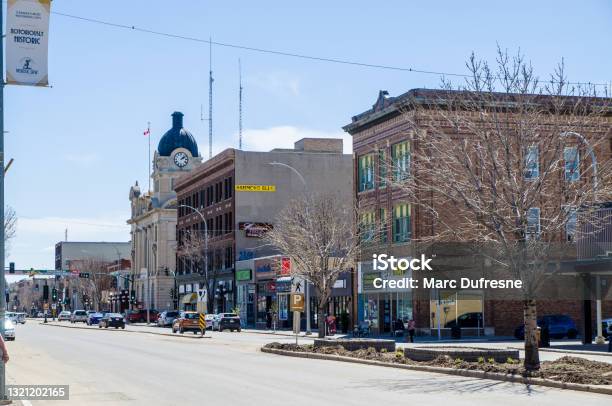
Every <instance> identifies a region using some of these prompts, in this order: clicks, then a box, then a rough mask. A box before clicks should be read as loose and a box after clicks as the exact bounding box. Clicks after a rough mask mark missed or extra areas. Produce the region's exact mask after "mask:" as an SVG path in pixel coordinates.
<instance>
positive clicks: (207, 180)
mask: <svg viewBox="0 0 612 406" xmlns="http://www.w3.org/2000/svg"><path fill="white" fill-rule="evenodd" d="M291 168H293V169H291ZM294 170H295V171H296V172H294ZM301 177H303V179H301ZM352 187H353V176H352V156H351V155H349V154H343V152H342V140H341V139H327V138H304V139H302V140H300V141H298V142H296V143H295V147H294V148H293V149H273V150H272V151H269V152H255V151H241V150H237V149H233V148H229V149H226V150H224V151H223V152H221V153H219V154H217V155H216V156H214V157H213V158H211V159H210V160H208V161H206V162H204V163H203V164H202V165H201V166H200V167H199V168H198V169H196V170H194V171H193V172H192V173H190V174H189V175H187V176H185V177H183V178H181V179H179V180H178V181H177V183H176V186H175V189H176V193H177V198H178V202H179V205H186V206H191V207H194V208H196V209H197V210H198V211H200V212H201V213H202V215H203V216H204V220H205V221H206V226H205V224H204V222H203V221H202V218H201V217H200V216H199V215H198V213H196V212H195V211H193V210H191V209H189V208H186V207H179V210H178V222H177V235H178V254H177V256H178V264H177V269H178V272H177V284H178V292H179V295H180V297H181V303H182V308H189V306H194V304H195V300H196V296H195V295H194V292H196V291H197V289H198V288H203V287H204V279H203V277H202V276H201V275H200V273H201V272H203V267H204V263H205V261H193V260H192V259H190V258H189V256H182V255H181V247H182V243H183V242H184V241H185V238H187V237H188V236H189V235H190V234H193V233H197V234H199V235H202V236H203V235H204V230H205V229H206V230H208V240H209V241H208V253H207V255H208V261H206V262H207V263H208V266H209V269H214V270H215V271H216V272H215V273H216V278H215V279H216V280H215V281H209V282H211V283H213V282H214V284H215V286H208V292H209V295H213V296H214V298H215V302H214V309H209V311H211V312H212V311H216V312H227V311H231V310H232V309H234V308H235V307H239V308H240V311H241V316H242V318H243V319H244V320H245V321H246V322H247V325H252V326H255V325H257V326H260V327H265V326H266V323H267V315H268V313H269V312H270V310H271V309H272V308H277V309H278V314H279V315H280V316H286V315H288V313H289V312H288V311H286V308H287V306H288V294H289V293H290V289H288V290H287V289H285V288H286V287H287V286H289V287H290V281H289V284H287V282H288V281H287V280H284V279H287V278H284V279H283V278H282V276H281V275H279V274H278V272H275V269H274V266H272V265H270V261H273V260H274V257H273V256H274V255H275V254H278V252H277V251H276V250H274V249H273V247H270V246H268V245H266V244H265V243H264V242H263V240H262V238H261V237H262V235H263V233H264V232H265V229H266V228H268V227H274V225H275V222H276V218H277V215H278V213H279V212H280V211H281V210H282V209H283V208H285V207H286V206H287V205H288V204H289V203H290V202H291V200H292V199H295V198H299V197H300V195H303V194H305V193H306V194H308V195H311V194H315V193H325V192H328V193H329V192H333V193H336V194H337V195H338V199H339V200H340V201H343V202H347V204H352V201H353V197H352ZM263 257H267V259H265V258H263ZM258 258H261V260H258ZM251 260H252V261H251ZM236 261H241V266H240V269H238V270H236V266H235V264H236ZM349 295H350V293H349ZM349 297H350V296H347V297H346V298H344V299H338V302H339V303H340V302H342V303H344V304H345V305H346V303H347V302H350V299H349ZM311 298H312V302H311V306H313V304H312V303H314V300H315V298H314V295H312V296H311ZM313 308H314V307H313ZM347 310H348V309H347ZM339 311H340V310H339ZM315 314H316V311H313V312H312V316H313V321H314V315H315ZM281 321H283V320H281ZM288 322H290V321H288Z"/></svg>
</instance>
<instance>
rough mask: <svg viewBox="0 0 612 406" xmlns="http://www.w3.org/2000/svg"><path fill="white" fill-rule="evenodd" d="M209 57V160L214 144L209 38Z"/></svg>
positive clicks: (210, 42)
mask: <svg viewBox="0 0 612 406" xmlns="http://www.w3.org/2000/svg"><path fill="white" fill-rule="evenodd" d="M208 46H209V50H208V54H209V55H208V56H209V64H210V65H209V70H208V158H209V159H210V158H212V143H213V141H212V140H213V121H212V109H213V81H214V79H213V75H212V38H210V37H209V38H208Z"/></svg>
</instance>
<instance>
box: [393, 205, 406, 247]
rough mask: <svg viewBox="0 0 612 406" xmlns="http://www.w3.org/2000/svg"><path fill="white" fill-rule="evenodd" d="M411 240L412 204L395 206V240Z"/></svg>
mask: <svg viewBox="0 0 612 406" xmlns="http://www.w3.org/2000/svg"><path fill="white" fill-rule="evenodd" d="M407 241H410V205H409V204H399V205H397V206H394V207H393V242H407Z"/></svg>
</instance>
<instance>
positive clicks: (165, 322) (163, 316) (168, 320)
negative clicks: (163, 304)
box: [157, 310, 179, 327]
mask: <svg viewBox="0 0 612 406" xmlns="http://www.w3.org/2000/svg"><path fill="white" fill-rule="evenodd" d="M178 317H179V312H178V310H167V311H164V312H161V313H160V314H159V317H158V318H157V325H158V326H159V327H166V326H171V325H172V323H174V320H175V319H177V318H178Z"/></svg>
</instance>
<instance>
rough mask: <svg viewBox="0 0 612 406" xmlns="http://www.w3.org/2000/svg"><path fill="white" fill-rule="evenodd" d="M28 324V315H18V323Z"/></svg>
mask: <svg viewBox="0 0 612 406" xmlns="http://www.w3.org/2000/svg"><path fill="white" fill-rule="evenodd" d="M25 322H26V314H25V313H17V323H20V324H25Z"/></svg>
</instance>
